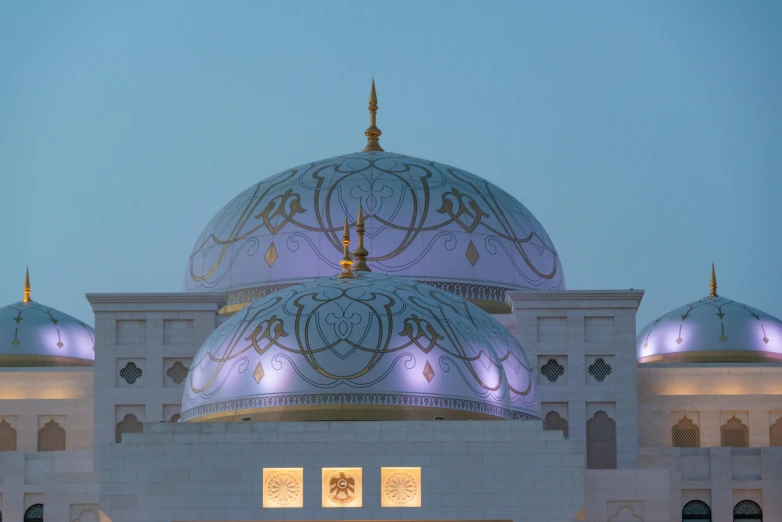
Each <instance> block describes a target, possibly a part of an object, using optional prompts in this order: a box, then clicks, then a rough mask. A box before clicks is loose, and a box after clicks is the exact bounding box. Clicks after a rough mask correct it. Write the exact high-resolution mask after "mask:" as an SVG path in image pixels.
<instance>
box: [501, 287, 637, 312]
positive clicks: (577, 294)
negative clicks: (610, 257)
mask: <svg viewBox="0 0 782 522" xmlns="http://www.w3.org/2000/svg"><path fill="white" fill-rule="evenodd" d="M643 296H644V291H643V290H635V289H631V290H551V291H530V290H509V291H508V293H507V294H506V296H505V302H506V303H508V305H510V306H511V308H514V309H516V308H530V306H529V305H530V304H533V303H536V302H537V303H540V302H545V305H542V306H544V307H546V308H552V307H554V308H599V307H600V306H599V305H598V303H594V305H597V306H589V305H588V304H587V303H585V302H586V301H604V302H609V301H610V302H611V304H610V306H612V307H614V306H617V305H618V304H619V303H618V301H625V302H628V301H630V302H632V303H633V304H632V305H627V304H625V305H620V306H619V307H620V308H630V307H635V308H636V309H637V308H638V307H639V306H640V305H641V300H642V299H643ZM574 301H581V302H582V303H574ZM558 302H559V304H558ZM525 303H527V305H526V306H525ZM533 306H539V305H537V304H535V305H533Z"/></svg>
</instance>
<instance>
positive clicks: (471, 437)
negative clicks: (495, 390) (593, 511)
mask: <svg viewBox="0 0 782 522" xmlns="http://www.w3.org/2000/svg"><path fill="white" fill-rule="evenodd" d="M144 428H145V432H144V433H143V434H131V435H125V436H124V437H123V442H122V443H121V444H104V445H102V446H101V459H100V463H101V472H100V473H101V497H100V499H101V500H100V503H101V508H102V509H103V511H104V512H105V513H106V515H107V516H108V517H109V518H110V519H111V520H112V521H113V522H137V521H141V520H143V521H146V522H171V521H172V520H176V521H206V520H389V519H406V520H427V519H428V520H447V519H451V520H518V521H522V520H528V521H536V522H544V521H551V522H555V521H556V522H565V521H567V522H569V521H571V520H573V517H574V516H576V515H577V513H578V512H579V511H580V510H581V509H582V508H583V506H584V466H583V462H584V443H583V442H575V441H570V440H565V439H563V438H562V435H561V433H559V432H549V431H543V430H542V426H541V423H540V422H539V421H464V422H461V421H417V422H404V421H400V422H308V423H299V422H288V423H179V424H172V423H159V424H150V425H145V427H144ZM386 466H389V467H420V468H421V491H422V506H421V507H414V508H384V507H381V499H380V471H381V470H380V468H381V467H386ZM284 467H292V468H303V469H304V507H303V508H292V509H280V508H263V495H262V480H263V468H284ZM324 467H360V468H363V506H362V507H360V508H351V509H349V508H323V507H321V469H322V468H324Z"/></svg>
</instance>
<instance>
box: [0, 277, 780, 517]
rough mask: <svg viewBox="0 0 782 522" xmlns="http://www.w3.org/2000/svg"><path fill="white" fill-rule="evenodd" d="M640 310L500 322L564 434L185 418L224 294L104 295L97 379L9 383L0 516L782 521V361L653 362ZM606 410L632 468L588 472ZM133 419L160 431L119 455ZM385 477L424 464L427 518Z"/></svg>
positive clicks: (616, 305)
mask: <svg viewBox="0 0 782 522" xmlns="http://www.w3.org/2000/svg"><path fill="white" fill-rule="evenodd" d="M641 297H642V293H641V292H639V291H595V292H589V291H558V292H543V293H541V292H511V293H510V294H509V298H508V301H509V303H510V304H511V313H508V314H497V315H495V317H496V318H497V319H498V320H499V321H500V322H501V323H502V324H503V325H504V326H505V327H506V328H508V329H509V331H510V332H512V333H513V334H514V335H515V336H516V338H517V339H518V340H519V342H520V344H521V345H522V346H524V348H525V351H526V354H527V357H528V358H529V359H530V360H531V361H534V364H535V369H536V372H535V374H536V379H537V383H538V388H537V389H538V395H539V397H540V401H541V404H542V415H543V416H544V417H546V415H547V414H549V413H551V412H556V413H557V415H558V416H559V417H560V418H561V419H562V420H564V421H566V422H567V424H568V435H569V436H568V438H567V439H566V438H564V437H563V432H562V431H546V430H544V425H543V423H542V422H540V421H506V420H484V421H448V420H446V421H442V422H438V421H389V422H376V421H367V422H312V423H307V422H257V423H256V422H237V423H175V422H171V420H172V418H174V419H175V420H176V417H175V416H176V414H177V413H179V408H180V407H181V398H182V382H183V381H181V380H180V382H179V383H177V382H176V380H179V379H178V378H179V377H181V376H180V375H179V374H178V373H177V371H176V368H178V367H179V366H180V365H181V366H182V367H188V366H189V364H190V360H191V359H192V357H193V356H194V355H195V353H196V352H197V351H198V348H199V347H200V345H201V343H202V342H203V341H204V339H206V338H207V337H208V336H209V335H210V334H211V333H212V332H213V331H214V330H215V328H216V327H217V326H218V325H219V324H220V323H221V322H222V321H223V320H224V316H221V315H219V313H218V312H219V310H220V308H221V306H222V305H223V304H224V302H223V297H222V296H221V295H216V294H143V295H142V294H117V295H90V296H88V298H89V300H90V302H91V303H92V305H93V309H94V311H95V326H96V328H95V335H96V347H97V348H96V357H95V366H94V368H64V369H63V368H59V369H58V368H45V369H37V370H32V369H31V370H26V369H20V368H5V369H3V370H2V371H1V372H0V373H1V374H2V379H0V388H1V389H2V392H3V396H2V400H1V401H0V406H2V408H3V411H2V412H0V416H2V417H3V418H5V419H6V420H7V421H8V422H9V423H10V424H11V425H12V426H14V428H15V429H16V430H17V433H18V448H17V451H3V452H0V471H1V472H2V479H1V480H2V482H1V483H0V495H2V496H0V502H2V504H0V509H2V513H3V517H4V520H23V517H24V512H25V510H26V509H28V508H29V507H30V506H32V505H34V504H37V503H41V504H44V506H45V513H46V520H47V521H50V522H51V521H55V522H56V521H60V522H65V521H68V522H70V521H88V520H99V519H100V520H112V521H149V522H153V521H154V522H158V521H159V522H164V521H165V522H171V521H214V520H226V521H233V520H282V519H289V520H331V519H343V520H390V519H409V520H536V521H569V520H588V521H594V522H603V521H612V522H617V521H625V520H627V521H645V522H663V521H664V522H668V521H678V520H682V515H681V512H682V507H683V506H684V505H685V504H686V503H687V502H690V501H692V500H700V501H703V502H705V503H706V504H708V505H709V506H710V508H711V510H712V520H714V521H717V522H728V521H731V520H733V516H732V510H733V506H734V505H735V504H737V503H738V502H739V501H741V500H745V499H749V500H752V501H754V502H757V503H758V504H759V505H760V506H761V507H762V509H763V517H764V518H763V520H780V519H782V504H781V503H780V497H782V496H781V495H779V493H780V492H782V447H775V446H772V440H771V435H770V434H771V427H772V426H773V425H774V423H775V422H777V421H778V418H781V417H782V388H780V386H782V384H780V383H782V365H779V364H774V363H762V364H761V363H751V364H730V365H725V364H716V363H700V364H699V363H690V364H683V363H682V364H673V365H672V364H645V365H643V364H637V363H636V359H635V350H636V344H635V312H636V308H637V306H638V305H639V303H640V300H641ZM597 358H602V359H603V360H604V361H606V362H607V364H609V365H610V366H611V371H610V373H609V374H608V375H607V376H604V377H603V380H602V381H598V380H597V379H596V377H595V376H594V375H593V373H595V372H594V371H593V372H591V373H590V369H589V368H590V367H593V366H594V365H595V364H596V363H595V361H596V360H597ZM551 359H554V360H556V361H558V364H559V365H560V366H561V367H562V368H561V372H560V371H559V370H557V371H554V372H553V373H550V372H549V371H547V372H546V373H547V374H550V375H556V376H557V377H556V379H555V380H554V381H551V380H550V379H549V378H548V377H547V376H546V375H544V374H543V372H542V371H541V368H542V367H543V366H545V365H546V364H548V363H549V361H550V360H551ZM129 363H133V365H134V366H135V367H136V368H138V369H140V370H141V372H140V375H139V376H137V378H136V379H135V380H134V381H133V383H132V384H130V383H129V382H128V380H126V379H125V378H123V377H121V376H120V371H121V370H123V369H126V368H128V367H129ZM177 363H179V365H178V364H177ZM126 374H127V372H126ZM134 375H136V373H134ZM172 375H173V377H172ZM131 380H133V379H131ZM36 383H37V384H36ZM93 386H94V388H93ZM601 411H602V412H604V413H605V414H606V416H607V417H608V418H610V419H612V420H614V421H615V422H616V448H617V450H616V463H615V467H616V469H600V470H597V469H587V465H586V464H587V460H588V455H587V454H588V452H589V450H588V448H587V445H588V442H587V423H588V422H589V420H590V419H593V418H595V416H596V415H598V412H601ZM129 415H133V416H135V418H136V419H138V421H140V422H143V433H126V434H124V435H122V443H120V444H117V443H116V442H115V440H116V439H115V437H116V427H117V424H118V423H121V422H125V419H126V418H128V416H129ZM685 415H687V416H688V418H690V419H692V420H693V422H695V423H696V424H697V425H698V426H699V430H700V444H699V446H700V447H699V448H692V449H687V448H678V447H672V439H671V433H672V431H671V430H672V427H673V426H674V425H675V424H676V423H678V422H679V420H680V419H681V418H683V417H684V416H685ZM47 416H48V417H51V418H55V419H61V420H62V425H63V426H64V428H65V430H66V432H67V439H66V447H65V450H64V451H51V452H43V451H37V448H36V445H35V432H36V430H37V429H38V422H39V418H40V419H41V422H43V421H44V420H45V421H46V422H48V421H49V419H44V418H43V417H47ZM733 416H735V417H736V418H738V419H742V420H743V422H744V423H745V424H747V426H748V432H749V447H747V448H729V447H721V441H720V428H721V426H722V425H723V424H725V422H726V419H729V418H732V417H733ZM42 426H43V425H42ZM128 426H130V424H128ZM130 430H131V431H135V429H134V428H130ZM93 440H94V443H93ZM91 449H92V450H93V451H90V450H91ZM340 466H349V467H360V468H362V469H363V486H364V494H363V505H362V507H361V508H341V509H328V508H322V507H321V502H320V500H321V499H320V493H321V491H320V470H321V468H324V467H340ZM386 466H392V467H393V466H410V467H420V468H421V490H422V491H421V493H422V495H421V507H415V508H406V509H402V508H387V507H381V499H380V492H379V488H380V482H379V481H380V472H381V468H382V467H386ZM288 467H291V468H303V477H304V481H303V507H302V508H291V509H279V508H276V509H275V508H264V507H263V505H262V487H263V486H262V475H263V469H264V468H288Z"/></svg>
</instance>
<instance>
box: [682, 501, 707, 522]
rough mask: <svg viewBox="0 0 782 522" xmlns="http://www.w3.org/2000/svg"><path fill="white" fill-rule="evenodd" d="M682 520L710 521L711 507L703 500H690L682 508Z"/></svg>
mask: <svg viewBox="0 0 782 522" xmlns="http://www.w3.org/2000/svg"><path fill="white" fill-rule="evenodd" d="M682 520H708V521H709V522H711V509H709V505H708V504H706V503H705V502H701V501H700V500H691V501H689V502H687V503H686V504H685V505H684V507H683V508H682Z"/></svg>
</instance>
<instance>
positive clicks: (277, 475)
mask: <svg viewBox="0 0 782 522" xmlns="http://www.w3.org/2000/svg"><path fill="white" fill-rule="evenodd" d="M303 475H304V473H303V469H302V468H264V469H263V507H265V508H300V507H304V490H303V488H304V486H303V484H304V480H303V479H304V477H303Z"/></svg>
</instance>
